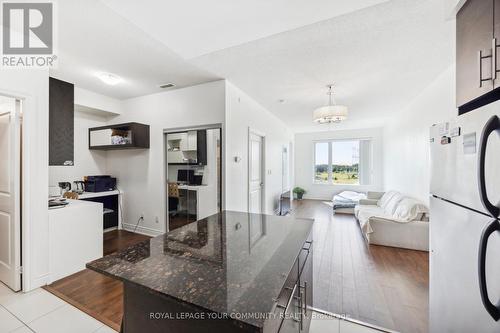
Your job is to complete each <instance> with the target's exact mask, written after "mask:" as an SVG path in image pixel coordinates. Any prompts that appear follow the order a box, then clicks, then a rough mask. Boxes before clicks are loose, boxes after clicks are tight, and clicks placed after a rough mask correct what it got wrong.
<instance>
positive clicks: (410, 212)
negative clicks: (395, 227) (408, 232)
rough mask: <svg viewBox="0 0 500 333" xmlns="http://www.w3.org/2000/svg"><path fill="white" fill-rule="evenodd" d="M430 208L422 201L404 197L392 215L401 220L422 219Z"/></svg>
mask: <svg viewBox="0 0 500 333" xmlns="http://www.w3.org/2000/svg"><path fill="white" fill-rule="evenodd" d="M428 212H429V209H428V208H427V206H425V205H424V204H423V203H421V202H420V201H418V200H416V199H413V198H403V199H402V200H401V201H400V202H399V203H398V205H397V207H396V209H395V210H394V213H393V214H392V217H394V218H395V219H398V220H401V221H407V222H410V221H416V220H420V219H421V218H422V216H423V215H424V214H427V213H428Z"/></svg>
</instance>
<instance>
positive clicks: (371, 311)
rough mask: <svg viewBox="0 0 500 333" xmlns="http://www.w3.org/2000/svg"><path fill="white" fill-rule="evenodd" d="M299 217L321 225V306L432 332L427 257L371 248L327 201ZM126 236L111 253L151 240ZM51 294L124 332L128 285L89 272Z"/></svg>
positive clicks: (317, 253)
mask: <svg viewBox="0 0 500 333" xmlns="http://www.w3.org/2000/svg"><path fill="white" fill-rule="evenodd" d="M292 215H294V216H297V217H306V218H314V219H315V221H316V222H315V226H314V247H315V248H314V252H313V253H314V307H316V308H318V309H322V310H325V311H329V312H333V313H336V314H343V315H346V316H349V317H350V318H353V319H358V320H361V321H364V322H367V323H371V324H374V325H378V326H381V327H385V328H389V329H393V330H396V331H400V332H403V333H413V332H416V333H423V332H427V327H428V303H429V259H428V253H427V252H421V251H412V250H404V249H397V248H390V247H385V246H376V245H370V246H368V245H367V244H366V243H365V241H364V239H363V237H362V235H361V231H360V229H359V226H358V225H357V222H356V220H355V219H354V217H353V216H351V215H341V214H339V215H333V214H332V208H331V207H330V206H328V205H326V204H325V203H323V202H321V201H315V200H303V201H295V202H294V206H293V211H292ZM148 238H149V237H147V236H142V235H138V234H134V233H130V232H126V231H115V232H111V233H107V234H106V236H105V242H104V245H105V246H104V253H105V254H109V253H113V252H115V251H118V250H120V249H123V248H125V247H127V246H129V245H132V244H135V243H137V242H140V241H143V240H145V239H148ZM46 289H47V290H48V291H50V292H52V293H54V294H55V295H57V296H59V297H61V298H62V299H64V300H66V301H67V302H69V303H71V304H73V305H74V306H76V307H77V308H79V309H80V310H82V311H84V312H86V313H88V314H89V315H91V316H93V317H94V318H96V319H98V320H100V321H102V322H103V323H105V324H107V325H108V326H110V327H112V328H114V329H115V330H119V327H120V323H121V318H122V316H123V299H122V298H123V285H122V283H121V282H119V281H116V280H113V279H111V278H109V277H106V276H104V275H101V274H98V273H95V272H93V271H90V270H84V271H82V272H79V273H76V274H74V275H72V276H69V277H67V278H64V279H62V280H59V281H56V282H54V283H53V284H52V285H50V286H47V287H46Z"/></svg>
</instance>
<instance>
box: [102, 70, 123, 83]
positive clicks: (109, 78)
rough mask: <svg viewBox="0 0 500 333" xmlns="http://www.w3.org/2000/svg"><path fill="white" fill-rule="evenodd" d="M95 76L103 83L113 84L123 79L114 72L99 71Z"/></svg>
mask: <svg viewBox="0 0 500 333" xmlns="http://www.w3.org/2000/svg"><path fill="white" fill-rule="evenodd" d="M97 77H98V78H99V79H100V80H101V81H102V82H104V83H106V84H109V85H110V86H114V85H116V84H118V83H120V82H122V81H123V79H122V78H121V77H119V76H117V75H115V74H111V73H99V74H97Z"/></svg>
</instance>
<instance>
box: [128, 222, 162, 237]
mask: <svg viewBox="0 0 500 333" xmlns="http://www.w3.org/2000/svg"><path fill="white" fill-rule="evenodd" d="M122 227H123V229H124V230H127V231H131V232H136V233H138V234H141V235H146V236H150V237H156V236H159V235H161V234H163V233H164V232H162V231H158V230H156V229H152V228H148V227H143V226H140V225H139V226H137V229H136V227H135V224H128V223H122Z"/></svg>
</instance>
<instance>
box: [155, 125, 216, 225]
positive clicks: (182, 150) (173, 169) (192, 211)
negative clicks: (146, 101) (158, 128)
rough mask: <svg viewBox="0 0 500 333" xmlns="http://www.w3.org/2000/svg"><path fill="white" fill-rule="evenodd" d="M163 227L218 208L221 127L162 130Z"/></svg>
mask: <svg viewBox="0 0 500 333" xmlns="http://www.w3.org/2000/svg"><path fill="white" fill-rule="evenodd" d="M164 145H165V175H166V177H165V178H166V191H165V192H166V219H165V220H166V230H167V231H170V230H174V229H177V228H180V227H182V226H184V225H186V224H189V223H192V222H195V221H198V220H201V219H203V218H205V217H208V216H210V215H213V214H216V213H219V212H221V211H222V175H223V173H222V156H223V154H222V148H223V147H222V126H221V125H207V126H199V127H189V128H176V129H168V130H165V131H164Z"/></svg>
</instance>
